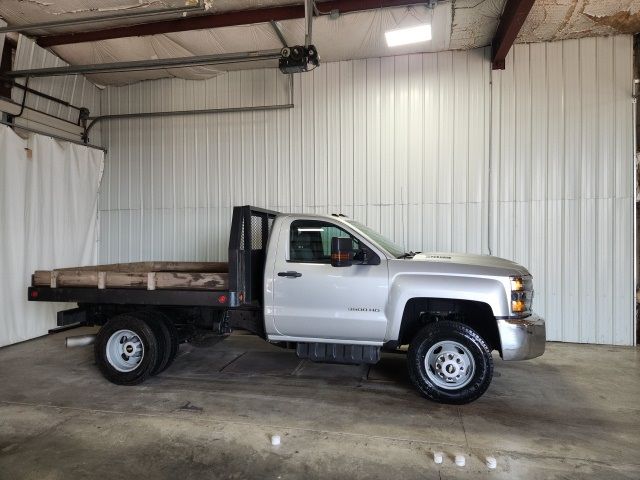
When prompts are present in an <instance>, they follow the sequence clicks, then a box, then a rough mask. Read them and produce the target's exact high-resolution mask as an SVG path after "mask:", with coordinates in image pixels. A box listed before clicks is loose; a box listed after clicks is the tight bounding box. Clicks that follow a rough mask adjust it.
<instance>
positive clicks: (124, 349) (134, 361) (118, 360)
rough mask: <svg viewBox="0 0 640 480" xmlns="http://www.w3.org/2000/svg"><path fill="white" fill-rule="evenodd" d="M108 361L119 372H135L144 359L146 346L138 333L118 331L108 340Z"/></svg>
mask: <svg viewBox="0 0 640 480" xmlns="http://www.w3.org/2000/svg"><path fill="white" fill-rule="evenodd" d="M106 353H107V361H108V362H109V364H110V365H111V366H112V367H113V368H115V369H116V370H118V371H119V372H131V371H132V370H135V369H136V368H137V367H138V365H140V362H141V361H142V359H143V358H144V344H143V343H142V340H141V339H140V337H139V336H138V334H137V333H135V332H133V331H131V330H118V331H117V332H114V333H113V334H111V336H110V337H109V340H107V352H106Z"/></svg>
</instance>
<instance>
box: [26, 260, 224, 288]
mask: <svg viewBox="0 0 640 480" xmlns="http://www.w3.org/2000/svg"><path fill="white" fill-rule="evenodd" d="M228 277H229V274H228V264H226V263H213V262H137V263H129V264H127V263H119V264H112V265H96V266H90V267H78V268H60V269H56V270H51V271H49V270H38V271H36V272H35V273H34V274H33V279H32V284H33V286H34V287H51V288H57V287H86V288H98V289H101V290H102V289H108V288H136V289H147V290H155V289H171V290H175V289H185V290H227V289H228V285H229V280H228Z"/></svg>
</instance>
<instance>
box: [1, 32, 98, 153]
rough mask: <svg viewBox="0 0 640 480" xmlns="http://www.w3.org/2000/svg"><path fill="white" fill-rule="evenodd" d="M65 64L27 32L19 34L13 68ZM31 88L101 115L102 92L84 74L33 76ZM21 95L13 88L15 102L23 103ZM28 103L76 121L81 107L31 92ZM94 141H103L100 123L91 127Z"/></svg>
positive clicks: (30, 81)
mask: <svg viewBox="0 0 640 480" xmlns="http://www.w3.org/2000/svg"><path fill="white" fill-rule="evenodd" d="M66 65H67V63H65V62H64V61H63V60H61V59H60V58H59V57H57V56H55V55H54V54H53V53H51V52H49V51H47V50H45V49H43V48H41V47H39V46H38V45H36V43H35V42H34V41H33V40H31V39H29V38H27V37H25V36H24V35H20V36H19V37H18V48H17V49H16V57H15V59H14V65H13V69H14V70H22V69H29V68H44V67H62V66H66ZM18 81H19V82H20V83H22V84H24V79H19V80H18ZM29 87H31V88H33V89H35V90H38V91H40V92H42V93H46V94H48V95H51V96H54V97H57V98H60V99H61V100H65V101H67V102H69V103H70V104H72V105H75V106H77V107H86V108H88V109H89V111H90V112H91V115H92V116H97V115H100V94H101V91H100V89H99V88H98V87H96V86H95V85H94V84H93V83H91V82H90V81H88V80H87V79H86V78H85V77H83V76H82V75H67V76H60V77H46V78H31V79H29ZM22 95H23V90H20V89H18V88H14V89H13V91H12V99H13V101H14V102H17V103H21V102H22ZM26 106H28V107H31V108H34V109H37V110H40V111H42V112H45V113H48V114H49V115H54V116H56V117H59V118H62V119H64V120H68V121H71V122H74V123H77V121H78V110H76V109H73V108H69V107H66V106H64V105H62V104H60V103H57V102H53V101H51V100H47V99H45V98H42V97H38V96H37V95H33V94H28V96H27V99H26ZM91 143H94V144H100V127H99V125H98V126H96V128H93V129H92V130H91Z"/></svg>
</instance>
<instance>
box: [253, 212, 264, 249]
mask: <svg viewBox="0 0 640 480" xmlns="http://www.w3.org/2000/svg"><path fill="white" fill-rule="evenodd" d="M262 218H263V217H262V216H257V215H251V250H261V249H262Z"/></svg>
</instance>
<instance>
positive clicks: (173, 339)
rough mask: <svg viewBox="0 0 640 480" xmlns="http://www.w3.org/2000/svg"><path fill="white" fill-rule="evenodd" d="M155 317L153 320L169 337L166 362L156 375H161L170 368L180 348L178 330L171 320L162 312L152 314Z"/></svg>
mask: <svg viewBox="0 0 640 480" xmlns="http://www.w3.org/2000/svg"><path fill="white" fill-rule="evenodd" d="M153 313H154V316H155V320H156V321H158V322H160V323H162V324H163V325H164V326H165V328H166V330H167V334H168V335H169V350H168V351H169V354H168V357H167V362H166V363H165V365H164V366H163V367H162V369H160V370H159V371H158V373H162V372H163V371H165V370H166V369H167V368H169V367H170V366H171V364H172V363H173V361H174V360H175V359H176V356H177V355H178V349H179V348H180V338H179V336H178V329H177V328H176V326H175V325H174V323H173V322H172V321H171V319H170V318H169V317H168V316H167V315H166V314H165V313H163V312H153Z"/></svg>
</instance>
